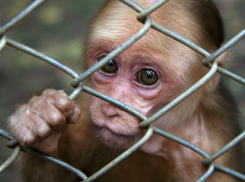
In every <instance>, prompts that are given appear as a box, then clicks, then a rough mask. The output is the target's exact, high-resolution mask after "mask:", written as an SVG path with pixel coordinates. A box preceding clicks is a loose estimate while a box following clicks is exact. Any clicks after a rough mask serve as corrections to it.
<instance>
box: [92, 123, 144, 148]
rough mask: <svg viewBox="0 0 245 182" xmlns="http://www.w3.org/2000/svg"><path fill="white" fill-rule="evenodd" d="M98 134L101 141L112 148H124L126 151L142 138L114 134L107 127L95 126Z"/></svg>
mask: <svg viewBox="0 0 245 182" xmlns="http://www.w3.org/2000/svg"><path fill="white" fill-rule="evenodd" d="M95 128H96V133H97V135H98V137H99V138H100V140H101V141H102V142H103V143H104V144H105V145H106V146H107V147H110V148H122V149H126V148H129V147H130V146H132V145H133V144H134V143H136V142H137V141H138V140H139V138H140V136H139V135H122V134H117V133H114V132H112V131H111V130H110V129H108V128H106V127H98V126H95Z"/></svg>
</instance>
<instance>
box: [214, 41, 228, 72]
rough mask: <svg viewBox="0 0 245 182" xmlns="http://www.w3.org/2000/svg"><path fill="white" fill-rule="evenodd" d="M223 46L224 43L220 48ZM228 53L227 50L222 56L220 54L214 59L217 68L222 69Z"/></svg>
mask: <svg viewBox="0 0 245 182" xmlns="http://www.w3.org/2000/svg"><path fill="white" fill-rule="evenodd" d="M223 45H225V43H222V44H221V46H220V47H222V46H223ZM228 53H229V50H227V51H225V52H224V53H223V54H221V55H220V56H219V57H217V58H216V62H217V63H218V66H220V67H222V68H223V67H224V64H225V61H226V58H227V56H228Z"/></svg>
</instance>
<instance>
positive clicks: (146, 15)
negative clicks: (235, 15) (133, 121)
mask: <svg viewBox="0 0 245 182" xmlns="http://www.w3.org/2000/svg"><path fill="white" fill-rule="evenodd" d="M45 1H46V0H36V1H34V2H33V3H32V4H30V5H29V6H28V7H27V8H26V9H24V10H23V11H22V12H21V13H20V14H18V15H17V16H16V17H15V18H13V19H12V20H10V21H9V22H8V23H6V24H5V25H2V26H1V27H0V37H1V40H0V52H1V51H2V50H3V49H4V48H5V46H7V45H8V46H11V47H12V48H14V49H18V50H21V51H23V52H25V53H27V54H30V55H32V56H34V57H36V58H39V59H40V60H43V61H45V62H47V63H49V64H51V65H53V66H55V67H56V68H58V69H60V70H62V71H63V72H65V73H66V74H68V75H70V76H71V77H72V78H73V79H74V80H73V81H72V83H71V85H72V86H73V87H75V88H76V89H75V91H74V92H73V93H72V94H71V95H70V98H71V99H75V98H76V97H77V96H78V95H79V94H80V93H81V92H82V91H84V92H87V93H89V94H91V95H93V96H96V97H99V98H101V99H103V100H106V101H108V102H110V103H112V104H114V105H116V106H117V107H120V108H121V109H123V110H125V111H127V112H129V113H130V114H132V115H134V116H136V117H138V118H139V119H141V120H142V122H141V123H140V126H141V127H144V128H145V127H147V128H148V129H147V132H146V134H145V136H144V137H143V138H142V139H141V140H139V141H138V142H137V143H136V144H135V145H134V146H132V147H131V148H129V149H128V150H127V151H125V152H124V153H123V154H121V155H120V156H118V157H117V158H116V159H114V160H113V161H111V162H110V163H109V164H108V165H106V166H105V167H103V168H102V169H100V170H99V171H98V172H96V173H95V174H94V175H92V176H90V177H87V176H86V175H85V174H84V173H83V172H82V171H79V170H77V169H76V168H74V167H72V166H70V165H68V164H66V163H64V162H62V161H60V160H58V159H55V158H52V157H49V156H46V155H43V154H40V153H38V152H36V151H33V150H31V149H28V148H26V147H24V146H20V145H19V144H18V141H16V140H15V139H14V137H13V136H11V135H10V134H9V133H7V132H6V131H4V130H1V129H0V135H1V136H2V137H4V138H6V139H7V140H9V142H7V146H8V147H9V148H14V150H13V154H12V155H11V156H10V157H9V158H8V159H7V160H6V161H5V162H4V163H3V164H1V165H0V173H2V172H3V171H4V170H5V169H6V168H8V167H9V166H10V165H11V164H12V163H13V162H14V161H15V160H16V158H17V157H18V155H19V153H20V152H21V150H22V151H24V152H27V153H30V154H32V155H35V156H37V157H41V158H44V159H46V160H49V161H51V162H53V163H56V164H57V165H60V166H62V167H64V168H66V169H68V170H70V171H72V172H73V173H75V174H76V175H78V176H79V177H80V178H81V179H82V180H85V181H92V180H94V179H96V178H98V177H99V176H100V175H102V174H104V173H105V172H106V171H108V170H109V169H111V168H113V167H114V166H115V165H117V164H118V163H119V162H121V161H122V160H124V159H125V158H126V157H128V156H129V155H130V154H132V153H133V152H134V151H136V150H137V149H138V148H139V147H140V146H142V145H143V144H144V143H145V142H147V141H148V140H149V139H150V138H151V136H152V134H153V133H156V134H158V135H161V136H162V137H166V138H168V139H170V140H173V141H175V142H177V143H179V144H181V145H183V146H185V147H187V148H189V149H191V150H192V151H194V152H196V153H198V154H199V155H201V156H202V157H204V158H205V160H204V161H203V163H206V164H209V168H208V169H207V172H206V173H205V174H204V175H203V176H202V177H200V179H198V181H204V180H205V179H208V177H209V176H210V175H211V174H212V173H213V172H214V171H215V170H219V171H222V172H224V173H227V174H230V175H233V176H235V177H237V178H239V179H242V180H244V181H245V175H243V174H240V173H238V172H236V171H233V170H231V169H228V168H226V167H224V166H221V165H218V164H216V163H214V162H213V161H214V160H215V159H217V158H218V157H220V156H221V155H223V154H224V153H225V152H226V151H228V150H229V149H230V148H232V147H233V146H235V145H236V144H237V143H238V142H240V141H241V140H242V139H243V138H244V137H245V132H243V133H241V134H240V135H239V136H237V137H236V138H234V140H232V141H231V142H230V143H228V144H227V145H226V146H225V147H223V148H222V149H220V150H219V151H218V152H217V153H216V154H214V155H213V156H210V155H209V154H207V153H206V152H205V151H203V150H201V149H200V148H198V147H196V146H194V145H193V144H191V143H189V142H187V141H185V140H183V139H181V138H179V137H177V136H174V135H172V134H170V133H167V132H165V131H163V130H160V129H158V128H156V127H153V126H152V123H153V122H154V121H155V120H157V119H158V118H159V117H161V116H162V115H164V114H165V113H166V112H168V111H169V110H171V109H172V108H173V107H174V106H176V105H177V104H179V103H180V102H181V101H182V100H184V99H185V98H186V97H188V96H190V95H191V94H192V93H193V92H195V91H196V90H197V89H198V88H200V87H201V86H203V85H204V84H205V83H206V82H207V81H208V80H209V79H210V78H212V76H213V75H214V74H215V73H216V72H219V73H221V74H223V75H225V76H227V77H229V78H231V79H233V80H235V81H236V82H238V83H240V84H242V85H245V79H243V78H241V77H239V76H237V75H236V74H234V73H232V72H229V71H228V70H226V69H223V68H221V67H218V66H217V63H216V62H215V61H214V60H215V59H216V58H217V57H218V56H219V55H221V54H222V53H224V52H225V51H226V50H228V49H229V48H231V47H232V46H233V45H234V44H235V43H237V42H238V41H239V40H240V39H241V38H242V37H243V36H244V35H245V30H243V31H241V32H240V33H238V34H237V35H236V36H234V37H233V38H232V39H231V40H230V41H228V42H227V43H226V44H225V45H224V46H223V47H221V48H220V49H219V50H217V51H216V52H215V53H213V54H212V55H210V54H209V53H208V52H207V51H205V50H204V49H202V48H201V47H198V46H197V45H195V44H194V43H192V42H190V41H189V40H187V39H185V38H183V37H181V36H179V35H178V34H176V33H174V32H172V31H170V30H168V29H166V28H164V27H162V26H161V25H158V24H157V23H155V22H152V20H151V18H150V14H151V13H152V12H153V11H155V10H156V9H157V8H159V7H161V6H164V4H165V3H166V2H167V0H159V1H157V2H156V3H155V4H154V5H153V6H151V7H149V8H148V9H146V10H144V9H142V8H141V7H140V6H138V5H137V4H135V3H134V2H132V1H129V0H120V1H121V2H122V3H125V4H126V5H128V6H129V7H131V8H132V9H134V10H135V11H137V12H138V13H139V14H138V16H137V18H138V20H145V21H144V22H142V23H143V24H144V26H143V28H142V29H141V30H140V31H139V32H138V33H136V34H135V35H134V36H133V37H131V38H130V39H129V40H127V41H126V42H125V43H124V44H122V46H120V47H118V48H117V49H115V50H114V51H112V52H111V53H110V54H108V55H107V56H106V57H105V58H103V59H102V60H101V61H100V62H98V64H96V65H94V66H93V67H91V68H90V69H89V70H87V71H85V72H84V73H83V74H81V75H79V74H78V73H76V72H75V71H74V70H73V69H71V68H69V67H67V66H65V65H63V64H61V63H60V62H58V61H56V60H54V59H53V58H51V57H49V56H47V55H45V54H43V53H40V52H38V51H36V50H35V49H33V48H31V47H28V46H25V45H23V44H21V43H19V42H16V41H14V40H11V39H9V38H7V36H6V33H7V32H8V31H9V30H11V28H13V26H14V25H16V24H17V23H18V22H19V21H20V20H22V19H24V18H25V17H26V16H27V15H29V14H30V13H31V12H32V11H34V10H35V9H36V8H37V7H39V6H40V5H41V4H43V3H44V2H45ZM150 28H153V29H155V30H157V31H159V32H161V33H163V34H165V35H167V36H169V37H171V38H173V39H175V40H177V41H179V42H181V43H182V44H184V45H186V46H187V47H189V48H190V49H192V50H195V51H196V52H198V53H199V54H201V55H203V56H204V57H205V59H204V60H203V62H202V64H203V66H206V67H209V68H210V71H209V72H208V73H207V74H206V75H205V76H204V77H203V78H202V79H201V80H199V81H198V82H197V83H196V84H194V85H193V86H192V87H191V88H189V89H188V90H187V91H186V92H184V93H183V94H181V95H180V96H178V97H177V98H176V99H174V100H173V101H172V102H171V103H169V104H168V105H167V106H165V107H164V108H162V109H161V110H160V111H158V112H157V113H155V114H154V115H152V116H151V117H149V118H147V117H146V116H144V115H143V114H141V113H139V112H138V111H136V110H135V109H134V108H131V107H129V106H127V105H125V104H123V103H121V102H119V101H117V100H115V99H112V98H110V97H108V96H106V95H104V94H101V93H99V92H97V91H96V90H93V89H92V88H89V87H87V86H85V85H83V84H82V82H83V81H84V80H85V79H86V78H88V77H89V76H91V75H92V74H93V73H94V72H95V71H97V70H98V69H100V68H101V67H102V66H103V65H105V64H106V63H107V62H108V61H110V60H111V59H113V58H114V57H115V56H117V55H118V54H120V53H121V52H123V51H124V50H126V49H127V48H128V47H129V46H131V45H132V44H134V43H135V42H137V40H139V39H140V38H141V37H142V36H144V35H145V34H146V33H147V31H148V30H149V29H150ZM210 65H211V66H210Z"/></svg>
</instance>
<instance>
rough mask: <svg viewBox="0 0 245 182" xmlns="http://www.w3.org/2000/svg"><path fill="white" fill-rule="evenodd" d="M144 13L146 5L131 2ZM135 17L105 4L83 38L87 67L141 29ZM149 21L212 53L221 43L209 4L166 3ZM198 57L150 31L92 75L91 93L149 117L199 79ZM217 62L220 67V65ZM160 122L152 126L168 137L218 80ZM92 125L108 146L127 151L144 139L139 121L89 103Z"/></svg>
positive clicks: (113, 0) (192, 0)
mask: <svg viewBox="0 0 245 182" xmlns="http://www.w3.org/2000/svg"><path fill="white" fill-rule="evenodd" d="M135 2H136V3H138V4H139V5H140V6H142V7H143V8H147V7H149V6H150V5H151V3H152V1H150V0H148V1H147V0H137V1H135ZM136 16H137V13H136V12H135V11H134V10H132V9H131V8H129V7H128V6H126V5H125V4H123V3H121V2H119V1H117V0H109V1H107V2H106V4H105V5H104V6H103V7H102V8H101V10H100V11H99V13H98V14H97V16H96V18H95V20H94V21H93V23H92V24H91V27H90V30H89V35H88V37H87V45H88V46H87V48H86V55H87V61H88V66H89V67H91V66H93V65H94V64H96V63H97V62H99V61H100V60H101V59H102V58H103V57H105V56H106V55H107V54H109V53H110V52H111V51H113V50H114V49H116V48H117V47H119V46H120V45H121V44H122V43H124V42H125V41H127V40H128V39H129V38H130V37H132V36H133V35H134V34H135V33H136V32H138V31H139V30H140V29H141V28H142V27H143V25H142V24H141V23H139V22H138V21H137V20H136ZM151 18H152V21H154V22H156V23H158V24H160V25H162V26H164V27H166V28H168V29H170V30H172V31H174V32H176V33H178V34H179V35H181V36H183V37H185V38H187V39H189V40H191V41H192V42H194V43H195V44H197V45H199V46H201V47H203V48H204V49H206V50H207V51H209V52H213V51H215V50H216V49H217V48H218V47H219V46H220V44H221V43H222V42H223V26H222V21H221V19H220V16H219V12H218V10H217V9H216V7H215V5H214V4H213V3H212V2H211V1H209V0H199V1H196V0H187V1H186V0H170V1H169V2H168V3H166V4H165V5H164V6H162V7H161V8H160V9H158V10H157V11H155V12H154V13H153V14H152V15H151ZM202 59H203V57H202V56H200V55H199V54H197V53H196V52H194V51H193V50H191V49H189V48H188V47H186V46H184V45H182V44H181V43H179V42H177V41H175V40H173V39H171V38H169V37H167V36H166V35H163V34H161V33H159V32H157V31H155V30H153V29H151V30H150V31H149V32H148V33H147V34H146V35H145V36H143V38H141V39H140V40H139V41H137V42H136V43H135V44H133V45H132V46H131V47H129V48H128V49H127V50H125V51H124V52H123V53H121V54H120V55H118V56H117V57H115V58H114V59H113V60H111V61H110V62H109V63H108V64H106V65H105V66H104V67H103V68H101V69H100V70H99V71H97V72H96V73H94V74H93V76H92V82H93V87H94V88H95V89H96V90H98V91H100V92H102V93H104V94H106V95H109V96H110V97H112V98H114V99H117V100H119V101H121V102H123V103H125V104H127V105H129V106H131V107H133V108H135V109H136V110H138V111H139V112H141V113H143V114H144V115H146V116H150V115H152V114H153V113H155V112H157V111H158V110H159V109H161V108H162V107H163V106H165V105H166V104H168V103H170V102H171V101H172V100H173V99H174V98H176V97H177V96H178V95H180V94H181V93H183V92H184V91H185V90H186V89H188V88H189V87H191V86H192V85H193V84H194V83H196V82H197V81H198V80H199V79H200V78H201V77H202V76H204V75H205V74H206V73H207V71H208V69H207V68H204V67H203V66H202V64H201V61H202ZM221 63H222V62H221V61H220V63H219V64H221ZM216 77H217V79H216V78H214V79H213V80H212V81H210V82H209V83H207V84H206V85H205V86H204V87H202V88H201V89H199V90H198V91H196V92H195V93H194V94H193V95H192V96H191V97H189V98H187V99H186V100H185V101H184V102H182V103H181V104H179V105H178V106H176V107H175V108H174V109H172V110H171V111H169V112H168V113H166V114H165V115H164V116H162V117H161V118H160V119H159V120H158V121H156V122H155V123H154V125H156V126H158V127H160V128H161V129H164V130H167V131H171V130H173V129H174V128H175V127H178V125H179V124H181V122H184V121H185V120H186V119H188V117H189V116H190V115H192V114H193V113H194V112H195V111H196V110H197V109H198V105H199V103H200V101H201V99H202V96H203V95H204V93H205V92H211V91H212V90H213V89H214V88H215V87H216V85H217V83H218V81H217V80H219V79H218V76H216ZM90 112H91V120H92V123H93V124H94V126H95V128H97V131H98V135H99V136H100V138H101V140H102V141H103V142H104V143H105V144H106V145H108V146H111V147H115V146H119V147H126V146H128V145H130V144H132V143H133V142H135V141H136V140H138V139H139V138H140V137H142V135H143V134H144V132H145V131H144V130H141V129H140V128H139V124H140V122H141V121H140V120H139V119H137V118H135V117H134V116H132V115H130V114H128V113H127V112H125V111H123V110H121V109H120V108H118V107H116V106H114V105H112V104H110V103H108V102H106V101H103V100H101V99H99V98H96V97H93V98H92V101H91V107H90Z"/></svg>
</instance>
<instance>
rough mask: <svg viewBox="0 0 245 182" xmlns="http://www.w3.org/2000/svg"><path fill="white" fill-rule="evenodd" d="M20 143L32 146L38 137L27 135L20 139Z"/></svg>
mask: <svg viewBox="0 0 245 182" xmlns="http://www.w3.org/2000/svg"><path fill="white" fill-rule="evenodd" d="M20 142H21V143H22V144H23V145H26V146H31V145H33V144H34V143H35V142H36V137H35V136H34V135H33V134H31V133H25V135H23V137H22V138H21V139H20Z"/></svg>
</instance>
